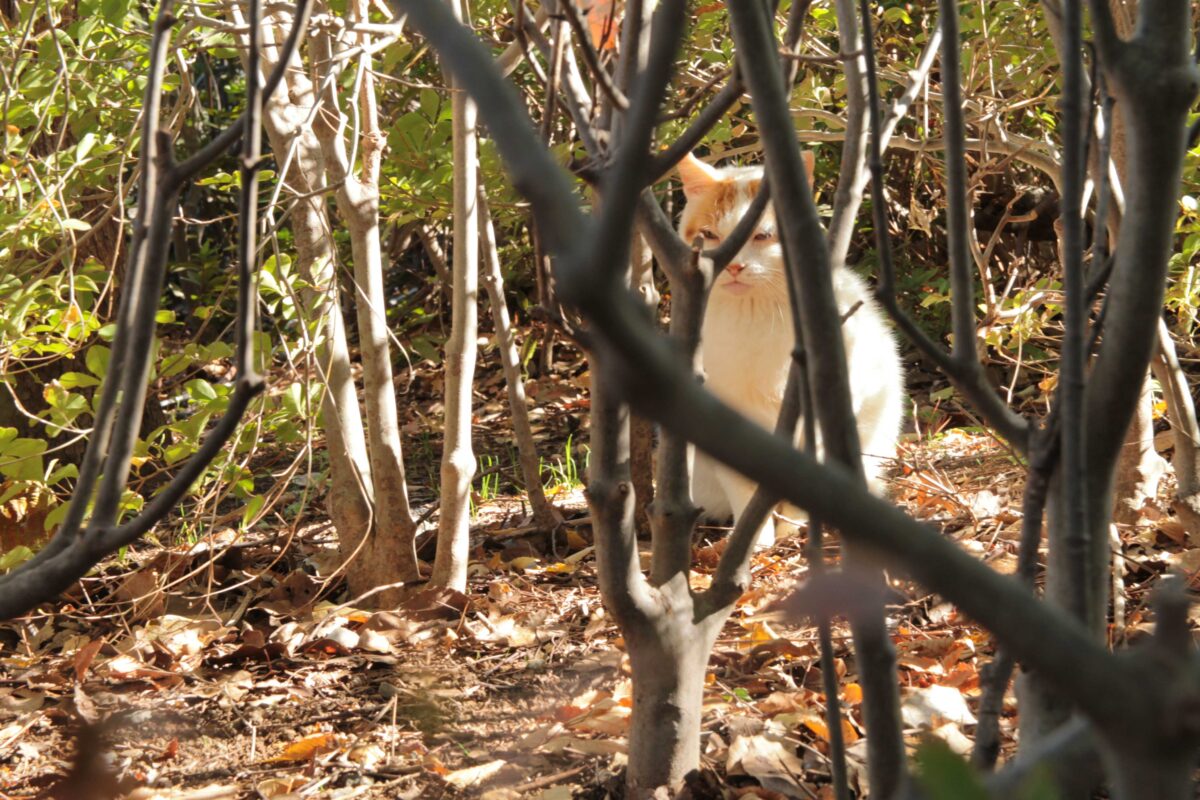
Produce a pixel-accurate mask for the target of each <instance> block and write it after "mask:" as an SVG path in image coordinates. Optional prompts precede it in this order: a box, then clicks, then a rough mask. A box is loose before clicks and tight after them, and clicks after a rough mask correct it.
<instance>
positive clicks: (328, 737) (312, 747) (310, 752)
mask: <svg viewBox="0 0 1200 800" xmlns="http://www.w3.org/2000/svg"><path fill="white" fill-rule="evenodd" d="M335 748H337V735H336V734H333V733H318V734H317V735H315V736H306V737H304V738H303V739H301V740H300V741H298V742H292V743H291V744H289V745H288V746H287V747H285V748H284V750H283V752H282V753H280V754H279V755H277V756H275V757H274V758H272V759H270V760H271V761H309V760H311V759H313V758H316V757H317V756H319V755H321V754H322V753H328V752H329V751H330V750H333V749H335Z"/></svg>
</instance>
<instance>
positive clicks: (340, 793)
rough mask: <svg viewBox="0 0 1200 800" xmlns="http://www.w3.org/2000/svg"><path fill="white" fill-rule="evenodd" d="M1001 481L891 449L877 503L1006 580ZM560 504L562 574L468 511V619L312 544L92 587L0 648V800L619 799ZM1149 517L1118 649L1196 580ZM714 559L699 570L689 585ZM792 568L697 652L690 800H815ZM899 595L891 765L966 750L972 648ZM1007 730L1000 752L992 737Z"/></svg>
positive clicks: (126, 567)
mask: <svg viewBox="0 0 1200 800" xmlns="http://www.w3.org/2000/svg"><path fill="white" fill-rule="evenodd" d="M1021 476H1022V470H1021V468H1020V467H1019V465H1018V464H1017V463H1016V461H1015V459H1014V458H1013V457H1012V456H1011V455H1010V454H1009V453H1008V452H1007V451H1006V450H1005V449H1004V448H1003V447H1001V446H1000V445H999V444H997V443H996V442H995V441H994V440H992V439H990V438H989V437H987V436H985V435H982V434H976V433H969V432H966V431H964V430H950V431H948V432H946V433H943V434H940V435H937V436H934V437H932V438H926V439H925V440H922V441H917V440H916V439H915V437H913V440H912V441H910V442H907V443H906V444H905V445H904V447H903V452H902V455H901V458H900V460H899V462H898V464H897V465H896V467H895V469H894V470H893V476H892V491H893V494H894V496H895V498H896V499H897V500H898V501H899V502H901V503H903V504H904V505H905V506H906V507H907V508H908V510H909V511H910V513H912V514H914V515H915V516H917V517H918V518H922V519H926V520H928V521H930V522H931V523H932V524H935V525H937V526H938V527H939V528H940V529H941V530H942V531H943V532H944V535H946V536H948V537H950V538H952V539H954V540H956V541H958V542H959V543H960V544H961V545H962V546H963V547H964V548H965V549H967V550H968V551H969V552H972V553H974V554H976V555H977V556H978V557H979V558H981V559H983V560H985V561H987V562H989V563H991V564H992V565H993V566H995V567H996V568H997V569H999V570H1001V571H1004V572H1011V571H1012V570H1013V568H1014V567H1015V555H1014V554H1015V552H1016V539H1017V532H1018V530H1019V527H1020V514H1019V507H1020V494H1021ZM554 500H555V502H556V503H557V504H558V505H559V506H560V508H562V510H563V511H564V513H565V515H566V516H567V518H568V520H569V522H568V526H567V528H566V533H565V536H563V537H561V538H562V539H563V541H562V542H561V543H560V545H561V546H560V547H559V548H558V549H559V552H558V553H557V554H555V553H553V552H549V548H548V547H546V540H545V537H544V536H543V537H537V536H533V535H530V534H529V533H528V532H527V531H526V530H524V529H522V528H521V525H520V523H521V517H522V515H523V513H524V507H523V504H522V503H521V502H520V501H519V499H517V498H513V497H505V496H500V497H489V498H487V499H486V500H484V499H481V500H480V502H479V504H478V506H479V507H478V509H477V518H476V522H477V528H478V530H477V536H476V541H477V542H478V544H477V547H476V550H475V561H474V564H473V567H472V576H471V583H470V586H469V591H468V592H467V594H465V595H459V594H455V593H448V592H443V593H435V592H432V591H430V592H426V593H423V594H420V595H417V596H415V597H413V598H412V599H411V600H410V601H409V602H407V603H406V604H405V605H404V606H402V607H400V608H398V609H394V610H390V611H376V612H371V611H369V610H367V606H368V604H369V603H368V602H363V603H361V604H358V605H356V604H355V602H354V601H353V600H350V601H349V602H346V600H345V599H344V598H342V597H339V596H336V595H335V600H336V602H335V601H333V600H330V599H328V598H326V597H324V596H323V595H322V594H321V590H322V588H323V587H324V586H325V584H324V582H323V581H322V578H323V577H324V576H327V575H329V574H330V573H331V572H332V571H333V569H334V568H335V567H336V564H337V552H336V548H335V546H334V540H333V532H332V531H331V530H330V529H329V526H328V525H327V524H325V523H322V522H320V521H315V522H311V523H308V524H306V525H304V526H302V527H300V528H298V529H297V530H296V531H295V532H294V535H289V531H287V530H275V531H272V530H267V529H261V530H257V531H255V532H254V533H252V534H249V535H239V534H237V533H236V532H235V531H234V530H232V529H228V530H226V531H224V532H219V533H216V534H213V535H211V536H209V537H207V538H205V539H204V540H202V541H200V542H197V543H192V544H188V543H181V544H176V545H173V546H168V547H157V546H154V545H153V544H147V545H146V546H145V547H142V548H140V549H138V550H137V551H136V552H132V553H129V554H126V556H125V557H124V558H123V559H114V560H112V561H110V562H108V563H106V564H105V565H104V566H103V567H102V568H100V569H98V570H97V571H96V572H95V573H94V574H93V575H92V576H90V577H88V578H87V579H85V580H84V581H83V582H82V583H81V585H80V586H79V588H78V589H77V591H76V592H75V593H74V594H73V595H72V596H71V597H70V598H69V599H68V600H67V601H66V602H64V603H63V604H60V605H58V606H57V607H53V608H50V607H47V608H44V609H43V611H42V612H40V613H37V614H34V615H31V616H30V617H28V618H26V619H24V620H21V621H19V622H16V623H10V624H8V625H6V626H3V627H2V628H0V641H2V642H3V645H2V646H3V651H2V653H3V655H2V658H0V796H2V797H12V798H18V797H55V798H63V799H64V800H67V799H70V800H75V799H76V798H78V800H93V799H94V800H101V799H103V798H164V799H166V798H192V799H193V800H198V799H199V798H223V797H229V798H250V797H263V798H298V797H328V798H352V797H353V798H385V797H386V798H393V797H402V798H417V797H420V798H458V797H476V796H484V797H490V798H493V800H499V799H500V798H515V797H529V798H545V799H546V800H551V799H552V798H569V797H578V798H603V797H609V796H613V797H616V796H619V786H620V771H621V767H622V764H623V763H624V759H625V739H624V736H625V726H626V723H627V720H628V715H629V706H630V700H629V692H630V686H629V680H628V666H627V659H626V658H625V656H624V654H623V652H622V642H621V639H620V637H619V635H618V632H617V630H616V629H615V626H614V625H613V624H612V623H611V622H610V621H609V620H608V618H607V617H606V616H605V614H604V611H603V607H602V605H601V602H600V598H599V595H598V592H597V589H596V576H595V566H594V560H593V557H592V548H591V546H590V539H591V532H590V529H589V527H588V525H587V515H586V508H585V506H584V503H583V498H582V494H581V492H580V491H579V489H578V488H569V487H567V486H566V485H565V484H561V485H560V488H559V491H558V493H557V494H556V495H555V497H554ZM1143 517H1144V520H1143V524H1141V525H1139V526H1136V527H1132V528H1129V529H1126V530H1123V531H1122V532H1121V533H1122V538H1123V540H1124V542H1125V562H1126V564H1127V566H1128V570H1129V578H1128V581H1129V587H1128V588H1129V591H1128V595H1129V601H1128V605H1127V609H1126V615H1127V619H1126V620H1125V623H1124V625H1123V626H1121V627H1120V628H1118V627H1114V634H1113V635H1114V637H1124V636H1130V635H1137V634H1138V633H1139V632H1140V631H1141V630H1142V629H1144V627H1145V623H1144V622H1143V620H1142V616H1141V614H1142V612H1141V606H1142V603H1143V600H1144V596H1145V590H1146V587H1147V585H1148V583H1150V582H1151V581H1150V579H1151V578H1152V577H1153V576H1154V575H1157V574H1159V573H1160V572H1161V570H1162V569H1163V568H1164V567H1165V566H1166V565H1167V564H1168V563H1172V562H1174V563H1178V564H1181V565H1182V566H1184V567H1185V568H1187V569H1192V570H1194V569H1195V568H1196V566H1197V564H1196V563H1195V562H1197V561H1200V559H1196V558H1195V557H1194V556H1195V555H1196V554H1197V553H1198V552H1200V551H1196V550H1188V549H1186V537H1185V536H1184V535H1183V534H1182V533H1181V532H1180V531H1179V530H1178V529H1177V527H1176V526H1174V525H1172V520H1171V519H1170V518H1169V517H1166V516H1165V515H1164V514H1163V513H1162V512H1161V511H1160V510H1158V508H1151V507H1149V506H1148V507H1147V509H1146V510H1145V514H1144V515H1143ZM1164 547H1165V549H1166V550H1167V551H1168V552H1167V553H1166V554H1165V555H1164V553H1163V550H1164ZM719 548H720V542H719V540H717V542H716V543H715V544H701V545H699V546H698V548H697V553H696V563H697V565H698V567H697V570H696V573H695V576H694V580H695V581H696V583H697V585H702V584H703V583H704V582H705V581H706V580H707V578H708V576H707V574H706V573H707V569H708V566H709V565H711V564H713V563H714V558H715V553H716V551H717V550H718V549H719ZM829 549H830V553H831V556H832V557H836V541H834V542H832V543H831V544H830V548H829ZM800 550H801V547H800V539H799V538H793V539H788V540H784V541H782V542H780V544H779V545H777V546H776V547H774V548H772V549H770V550H767V551H764V552H761V553H759V554H758V555H757V556H756V557H755V560H754V583H753V588H752V590H751V591H750V592H749V593H748V594H747V596H746V597H745V598H743V600H742V601H741V602H740V603H739V606H738V609H737V611H736V612H735V614H734V615H733V617H732V618H731V619H730V621H729V622H728V623H727V625H726V627H725V631H724V634H723V636H722V637H721V638H720V640H719V641H718V643H717V646H716V649H715V652H714V655H713V657H712V660H711V662H710V669H709V675H708V688H707V692H706V697H705V717H704V730H705V739H704V745H703V754H704V755H703V758H704V771H703V773H702V775H700V776H699V778H698V779H697V782H696V783H695V785H694V787H693V796H695V797H714V798H715V797H753V796H758V797H761V798H767V799H768V800H769V799H770V798H779V797H826V796H828V792H829V784H828V780H829V771H828V766H827V765H828V759H827V755H826V753H827V750H828V747H827V741H826V740H827V736H828V730H827V728H826V726H825V723H824V721H823V719H824V716H823V715H824V697H823V695H822V693H821V691H820V688H821V683H820V674H819V670H818V668H817V659H818V653H817V645H816V637H815V631H814V629H813V627H812V626H811V625H809V624H807V623H806V622H805V621H803V620H788V619H785V618H780V617H779V616H777V615H772V614H771V613H769V612H770V606H771V604H772V603H773V602H774V601H775V600H777V599H780V598H782V597H785V596H787V595H788V594H789V593H790V591H792V589H793V588H794V587H795V586H796V585H797V584H800V583H802V582H803V581H804V579H805V577H806V575H807V565H806V564H805V562H804V560H803V558H802V557H801V554H800ZM1172 551H1173V554H1172ZM894 585H895V588H896V589H897V593H896V595H895V600H896V602H895V604H894V605H893V606H892V607H891V609H890V620H891V622H892V624H893V633H894V641H895V643H896V647H897V651H898V654H899V665H900V679H901V681H902V684H903V686H902V692H903V696H904V702H905V715H906V723H907V725H908V727H909V729H910V734H911V735H910V737H909V738H910V741H911V742H913V743H914V744H915V743H916V742H917V741H918V740H919V739H920V738H921V737H923V736H928V735H937V736H939V737H941V738H943V739H944V740H945V741H947V742H948V743H949V744H950V746H951V747H952V748H954V749H957V750H960V751H962V750H964V749H968V748H969V747H970V740H971V735H972V731H973V721H974V719H973V717H972V708H973V706H974V703H975V701H976V699H977V695H978V669H979V667H980V666H981V665H982V664H983V663H985V662H986V660H987V658H988V656H989V654H990V650H991V643H990V639H989V637H988V636H987V634H986V633H983V632H982V631H980V630H979V629H978V628H976V627H974V626H973V625H972V624H971V623H970V621H968V620H966V619H963V618H962V617H960V616H959V615H958V614H957V613H956V612H955V610H954V609H953V608H952V607H950V606H949V605H948V604H946V603H943V602H942V601H941V600H940V599H939V598H938V597H936V596H929V595H927V594H925V593H923V592H921V591H920V590H919V589H918V588H916V587H914V586H912V585H911V584H908V583H905V582H902V581H899V580H896V581H894ZM834 641H835V647H836V656H837V661H836V664H837V670H838V676H839V682H840V685H841V694H842V696H841V698H840V699H841V701H842V703H843V705H844V708H845V711H846V714H847V718H848V719H847V722H846V723H845V725H844V730H845V734H846V737H847V741H848V742H849V743H850V744H851V748H850V753H851V766H852V768H853V775H852V779H853V780H854V781H856V782H857V781H861V780H864V779H865V778H864V776H863V775H862V770H861V761H862V753H863V751H862V744H861V740H860V737H861V734H862V729H861V727H860V725H859V720H860V711H861V708H860V705H859V703H860V701H861V690H860V689H859V688H858V685H857V683H856V682H855V678H856V676H855V665H854V662H853V657H852V655H851V654H850V652H849V649H848V634H847V631H846V630H845V628H844V626H842V625H841V624H840V623H838V624H836V625H835V628H834ZM1004 724H1005V730H1006V732H1007V734H1008V740H1007V741H1008V744H1007V751H1011V744H1012V742H1011V729H1012V726H1013V719H1012V718H1011V715H1009V716H1006V718H1005V721H1004ZM752 787H753V788H752Z"/></svg>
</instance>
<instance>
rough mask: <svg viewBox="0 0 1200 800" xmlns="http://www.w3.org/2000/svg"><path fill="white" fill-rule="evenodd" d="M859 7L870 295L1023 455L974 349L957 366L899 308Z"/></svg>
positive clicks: (873, 82) (1021, 423)
mask: <svg viewBox="0 0 1200 800" xmlns="http://www.w3.org/2000/svg"><path fill="white" fill-rule="evenodd" d="M862 7H863V20H864V23H863V24H864V27H865V31H864V37H863V45H864V48H865V49H866V51H867V96H868V113H869V117H870V122H871V131H872V135H871V148H870V161H869V166H870V172H871V178H872V182H871V207H872V212H873V214H874V218H875V244H876V251H877V253H878V257H879V266H880V269H879V284H878V286H877V287H876V292H875V296H876V297H877V298H878V299H879V302H880V304H881V305H883V307H884V309H886V310H887V312H888V315H889V316H891V318H892V320H893V321H894V322H895V323H896V325H897V326H898V327H899V328H900V330H901V331H902V332H903V333H904V335H905V336H906V337H907V338H908V339H909V341H911V342H912V343H913V344H915V345H916V346H917V348H918V349H919V350H920V351H921V352H922V353H923V354H924V355H925V356H926V357H927V358H929V359H930V360H931V361H933V362H934V363H935V364H936V365H937V366H938V368H939V369H941V370H942V371H943V372H944V373H946V375H947V376H948V377H949V378H950V379H951V380H952V381H953V382H954V384H955V385H956V386H957V387H958V388H959V389H960V391H962V392H963V394H965V395H966V396H967V398H968V399H970V400H971V402H972V403H973V404H974V405H975V407H976V408H977V409H978V410H979V411H980V413H981V414H983V417H984V419H985V420H987V422H988V424H989V425H991V426H992V427H993V428H994V429H995V430H996V431H997V432H998V433H999V434H1000V435H1001V436H1003V437H1004V438H1005V439H1006V440H1007V441H1008V442H1009V443H1010V444H1011V445H1012V446H1013V447H1015V448H1016V449H1017V450H1018V451H1021V452H1024V450H1025V449H1026V448H1027V447H1028V441H1027V439H1028V435H1029V423H1028V422H1027V421H1026V420H1024V419H1022V418H1021V417H1020V416H1018V415H1017V414H1015V413H1013V411H1012V409H1010V408H1009V407H1008V406H1007V405H1005V403H1004V401H1003V400H1002V399H1001V398H1000V396H999V395H998V394H997V393H996V391H995V390H994V389H993V388H992V387H991V386H989V385H988V384H987V382H986V380H985V378H984V375H983V370H981V369H979V362H978V359H976V358H975V354H974V350H973V349H972V350H971V351H970V352H969V360H968V361H966V362H965V363H964V362H960V361H959V360H957V359H956V358H955V357H954V356H952V355H951V354H950V353H948V352H946V350H945V349H943V348H942V347H941V345H939V344H938V343H936V342H934V341H933V340H932V339H930V338H929V335H928V334H926V333H925V331H923V330H922V329H921V328H920V327H919V326H918V325H917V324H916V323H915V322H913V320H912V318H910V317H909V316H908V314H906V313H905V312H904V310H903V309H902V308H900V305H899V302H898V301H897V299H896V289H895V286H896V277H895V266H894V263H893V261H892V244H891V239H890V238H889V237H888V220H887V199H886V197H885V196H884V190H883V145H882V136H881V135H880V131H881V130H882V127H883V126H882V123H881V121H880V116H881V114H880V109H879V83H878V79H877V77H876V66H875V55H874V52H875V45H874V38H873V35H872V32H871V30H870V16H869V8H868V7H867V2H866V0H862ZM943 35H945V32H943ZM960 158H961V151H960ZM949 160H950V156H949V155H947V162H949ZM960 277H961V276H960ZM967 282H968V284H969V283H970V282H971V279H970V275H969V274H968V275H967ZM956 297H961V295H956ZM966 299H967V300H969V301H970V302H971V304H972V307H973V303H974V296H973V294H972V295H971V296H969V297H967V298H966ZM972 316H973V312H972ZM974 338H975V334H974V321H973V320H971V344H972V348H973V346H974Z"/></svg>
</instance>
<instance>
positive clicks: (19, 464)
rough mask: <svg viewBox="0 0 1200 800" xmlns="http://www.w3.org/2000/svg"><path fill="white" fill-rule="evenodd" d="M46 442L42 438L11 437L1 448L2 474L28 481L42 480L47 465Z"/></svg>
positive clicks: (0, 470)
mask: <svg viewBox="0 0 1200 800" xmlns="http://www.w3.org/2000/svg"><path fill="white" fill-rule="evenodd" d="M44 452H46V442H45V441H44V440H42V439H25V438H18V439H10V440H9V441H8V442H6V443H5V444H4V446H3V448H2V449H0V475H3V476H4V477H6V478H13V479H15V480H26V481H40V480H41V479H42V473H43V472H45V466H44V464H43V463H42V453H44Z"/></svg>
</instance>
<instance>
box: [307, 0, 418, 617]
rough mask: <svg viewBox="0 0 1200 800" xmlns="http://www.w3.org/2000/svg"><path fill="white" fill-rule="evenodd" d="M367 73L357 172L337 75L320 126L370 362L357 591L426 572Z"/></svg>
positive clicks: (320, 46) (365, 57)
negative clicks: (367, 492) (387, 284)
mask: <svg viewBox="0 0 1200 800" xmlns="http://www.w3.org/2000/svg"><path fill="white" fill-rule="evenodd" d="M354 12H355V14H356V15H357V16H358V17H359V18H364V19H365V17H366V3H365V1H364V0H356V4H355V6H354ZM314 44H315V48H316V50H317V53H316V55H317V57H318V59H319V60H320V61H321V62H322V63H325V64H331V65H334V66H331V69H337V66H336V65H335V62H334V60H333V56H334V55H335V54H334V50H333V43H332V40H331V36H330V34H329V32H328V31H324V30H323V31H321V32H320V33H319V34H318V35H317V36H316V38H315V42H314ZM358 59H359V62H358V63H359V69H360V70H361V71H362V81H361V85H360V89H359V94H358V96H357V97H355V98H352V101H353V102H359V103H360V104H361V109H360V114H359V117H360V125H361V129H360V130H359V131H352V132H351V135H355V134H357V135H359V136H360V147H361V150H360V154H361V156H360V157H361V163H362V167H361V173H360V175H355V174H354V173H353V172H352V171H351V170H352V169H353V164H352V163H351V162H350V156H349V154H348V153H347V150H346V140H345V138H344V133H343V132H344V128H345V125H346V121H347V120H346V117H345V115H344V114H343V113H342V112H341V108H340V106H339V104H338V98H337V93H336V92H337V87H336V81H330V82H329V83H328V85H327V88H326V90H325V93H324V95H323V97H322V103H323V106H324V107H323V109H322V113H321V114H319V115H318V116H317V121H316V123H315V124H314V129H315V130H316V132H317V138H318V139H319V140H320V142H321V148H322V152H323V154H324V156H325V166H326V171H327V173H328V175H329V178H330V180H331V181H333V182H335V183H338V184H339V186H338V190H337V194H336V199H337V208H338V213H339V215H340V216H341V218H342V221H343V222H344V223H345V225H346V228H347V229H348V231H349V233H350V249H351V254H352V257H353V259H354V282H355V298H354V300H355V302H354V305H355V311H356V315H357V319H358V339H359V352H360V354H361V357H362V365H363V396H364V399H365V402H366V411H367V442H368V445H369V450H368V452H369V454H370V459H369V460H370V465H371V477H372V485H373V489H374V501H375V507H374V512H375V513H374V527H373V530H372V532H371V538H370V540H369V541H368V542H367V543H366V544H365V546H364V547H363V548H362V550H363V552H362V554H361V556H360V557H361V558H362V559H363V560H364V561H365V562H366V563H364V564H363V566H362V573H361V574H359V575H357V578H358V582H355V583H352V584H351V587H350V588H351V592H354V593H360V592H363V591H367V590H370V589H375V588H377V587H380V586H384V585H387V584H391V583H395V582H398V581H405V582H412V581H417V580H419V579H420V571H419V569H418V566H417V554H416V546H415V540H416V529H417V526H416V521H415V520H414V519H413V516H412V509H411V507H410V504H409V500H408V484H407V481H406V479H405V474H404V457H403V449H402V446H401V441H400V425H399V420H398V414H397V411H396V393H395V387H394V385H393V383H392V361H391V353H390V348H389V346H388V336H389V330H388V324H387V315H386V310H387V298H386V296H385V293H384V286H383V249H382V242H381V235H380V228H379V169H380V158H381V156H382V149H383V146H384V136H383V133H382V132H381V131H380V130H379V119H378V110H377V107H376V103H375V79H374V77H373V75H372V71H371V61H370V55H369V54H368V53H367V52H365V51H364V52H363V53H362V54H360V55H359V57H358ZM397 597H398V594H397V593H396V592H390V591H389V592H385V593H384V594H383V595H382V596H381V598H380V602H382V603H384V604H387V603H389V602H391V601H393V600H394V599H396V598H397Z"/></svg>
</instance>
